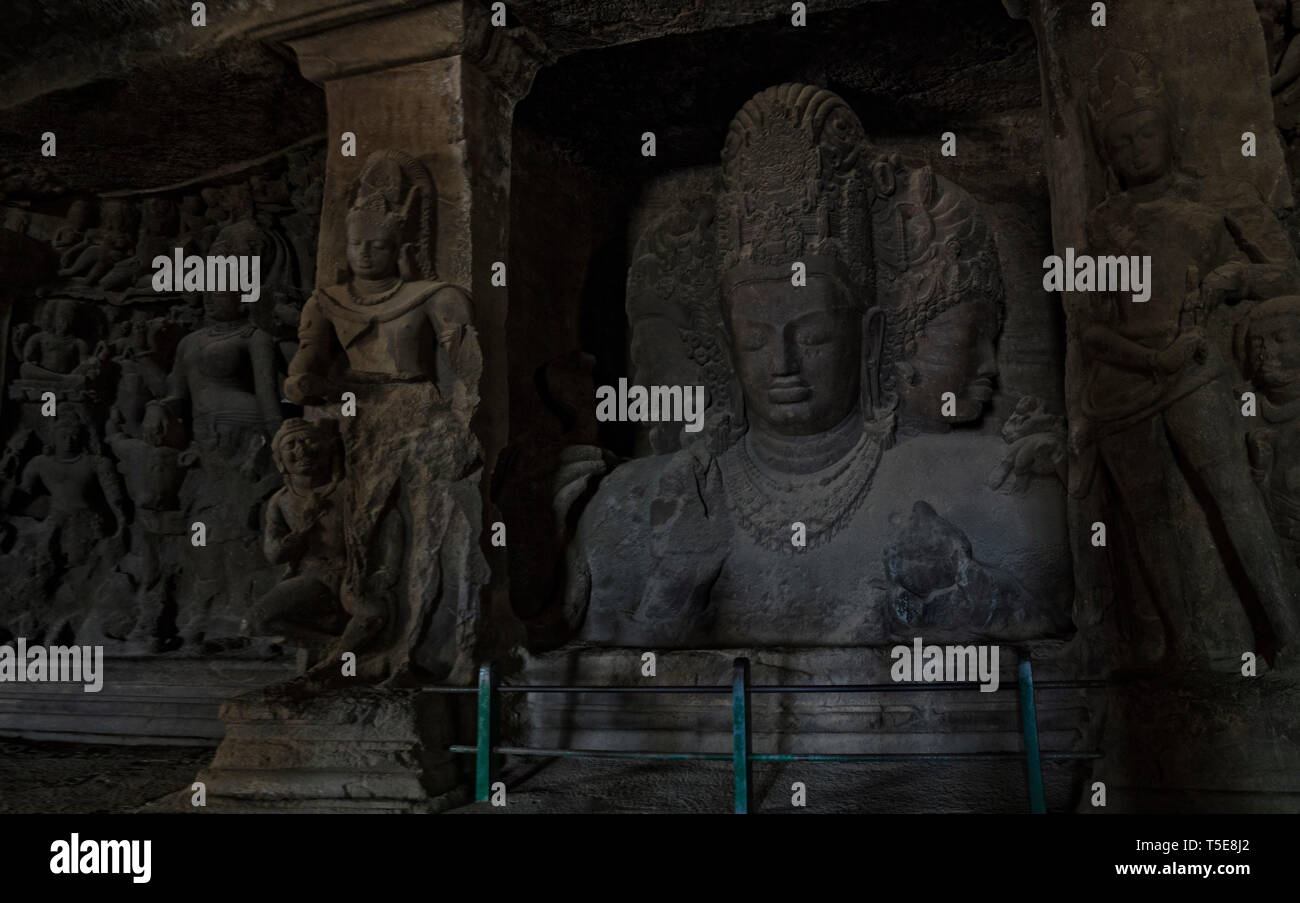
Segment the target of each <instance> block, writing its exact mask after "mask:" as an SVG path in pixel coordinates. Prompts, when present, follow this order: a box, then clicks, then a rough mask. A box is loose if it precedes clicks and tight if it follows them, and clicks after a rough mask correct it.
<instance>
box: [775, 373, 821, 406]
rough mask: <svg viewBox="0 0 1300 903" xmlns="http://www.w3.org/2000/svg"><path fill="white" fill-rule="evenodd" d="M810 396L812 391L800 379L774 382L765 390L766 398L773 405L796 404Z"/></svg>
mask: <svg viewBox="0 0 1300 903" xmlns="http://www.w3.org/2000/svg"><path fill="white" fill-rule="evenodd" d="M811 395H812V389H811V388H810V387H809V386H808V384H807V383H806V382H804V381H803V380H802V379H794V380H775V381H773V383H772V384H771V385H770V386H768V389H767V398H768V400H769V401H771V402H772V403H773V404H798V403H799V402H801V401H807V400H808V398H809V397H810V396H811Z"/></svg>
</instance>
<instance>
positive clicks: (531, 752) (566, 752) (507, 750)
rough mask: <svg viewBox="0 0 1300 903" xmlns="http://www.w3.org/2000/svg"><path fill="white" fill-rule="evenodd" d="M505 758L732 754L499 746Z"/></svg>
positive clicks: (468, 749)
mask: <svg viewBox="0 0 1300 903" xmlns="http://www.w3.org/2000/svg"><path fill="white" fill-rule="evenodd" d="M448 749H450V750H451V751H452V752H454V753H474V752H477V750H476V749H475V748H474V747H473V746H450V747H448ZM492 751H493V752H494V753H497V754H499V755H503V756H537V757H540V758H546V759H678V760H682V759H691V760H698V759H706V760H708V761H712V762H730V761H731V753H695V752H684V753H659V752H632V751H625V750H619V749H528V748H525V747H522V746H497V747H494V748H493V750H492Z"/></svg>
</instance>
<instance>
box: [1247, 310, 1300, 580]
mask: <svg viewBox="0 0 1300 903" xmlns="http://www.w3.org/2000/svg"><path fill="white" fill-rule="evenodd" d="M1238 332H1239V335H1240V337H1241V346H1242V348H1241V351H1242V352H1243V354H1242V356H1243V357H1244V359H1245V360H1244V363H1245V370H1246V375H1247V377H1249V378H1250V380H1251V381H1252V383H1253V384H1254V387H1255V390H1256V392H1257V393H1258V394H1257V396H1256V403H1257V404H1258V406H1259V416H1260V418H1261V419H1262V420H1263V421H1264V423H1265V424H1267V425H1266V426H1264V427H1261V428H1260V429H1256V430H1252V431H1251V432H1250V433H1249V434H1248V435H1247V448H1248V450H1249V453H1250V466H1251V472H1252V473H1253V475H1254V477H1255V480H1256V482H1258V483H1259V484H1260V487H1261V489H1262V490H1263V493H1264V502H1265V504H1266V505H1267V507H1268V513H1269V515H1270V517H1271V518H1272V521H1273V527H1274V529H1275V530H1277V532H1278V535H1279V536H1281V538H1282V541H1283V543H1284V544H1285V545H1286V547H1287V549H1288V550H1289V551H1290V553H1291V557H1292V558H1293V559H1294V560H1296V561H1297V563H1300V296H1289V297H1282V298H1273V299H1272V300H1269V301H1265V302H1263V303H1262V304H1259V305H1257V306H1256V307H1254V308H1253V309H1252V310H1251V311H1250V313H1249V314H1247V318H1246V320H1245V321H1244V322H1243V323H1242V324H1241V325H1240V326H1239V327H1238Z"/></svg>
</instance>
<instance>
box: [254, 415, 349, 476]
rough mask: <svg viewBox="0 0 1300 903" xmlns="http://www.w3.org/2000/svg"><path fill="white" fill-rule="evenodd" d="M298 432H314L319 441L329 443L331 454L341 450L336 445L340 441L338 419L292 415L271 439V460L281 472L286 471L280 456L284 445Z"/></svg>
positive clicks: (333, 454)
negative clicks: (303, 417) (311, 418)
mask: <svg viewBox="0 0 1300 903" xmlns="http://www.w3.org/2000/svg"><path fill="white" fill-rule="evenodd" d="M298 433H314V434H315V435H316V437H317V440H318V441H320V442H321V443H323V444H326V443H328V445H329V446H330V447H329V454H330V455H331V456H335V455H337V454H338V452H339V449H338V448H336V447H334V445H335V444H336V443H337V442H338V441H339V422H338V421H337V420H335V419H333V418H331V417H323V418H321V419H319V420H304V419H302V418H301V417H290V418H289V419H288V420H286V421H284V423H282V424H280V429H279V430H277V431H276V433H275V436H274V438H272V439H271V460H272V462H273V463H274V464H275V468H276V470H278V471H280V473H284V459H283V458H282V457H281V456H280V451H281V449H282V448H283V447H284V443H285V441H286V440H287V439H288V438H289V437H290V436H294V435H297V434H298Z"/></svg>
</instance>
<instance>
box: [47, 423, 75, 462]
mask: <svg viewBox="0 0 1300 903" xmlns="http://www.w3.org/2000/svg"><path fill="white" fill-rule="evenodd" d="M80 451H81V427H80V426H78V425H77V424H75V423H66V424H59V425H58V426H57V427H55V429H54V453H55V454H56V455H58V456H59V457H61V458H70V457H72V456H73V455H75V454H78V453H79V452H80Z"/></svg>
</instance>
